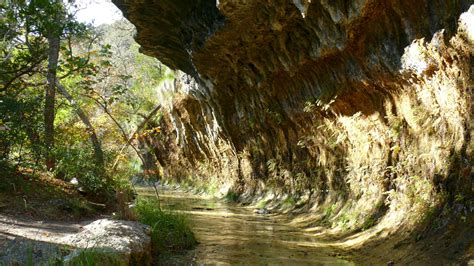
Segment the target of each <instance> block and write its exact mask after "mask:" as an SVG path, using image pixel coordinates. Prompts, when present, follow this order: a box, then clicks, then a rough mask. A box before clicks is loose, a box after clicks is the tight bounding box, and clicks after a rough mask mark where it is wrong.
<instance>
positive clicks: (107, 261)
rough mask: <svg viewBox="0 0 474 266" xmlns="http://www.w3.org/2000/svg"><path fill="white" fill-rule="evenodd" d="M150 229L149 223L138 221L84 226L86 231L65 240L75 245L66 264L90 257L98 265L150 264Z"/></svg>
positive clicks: (107, 221) (106, 221)
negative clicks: (144, 223)
mask: <svg viewBox="0 0 474 266" xmlns="http://www.w3.org/2000/svg"><path fill="white" fill-rule="evenodd" d="M150 232H151V230H150V228H149V226H147V225H143V224H140V223H138V222H132V221H121V220H110V219H101V220H97V221H94V222H92V223H90V224H88V225H86V226H84V228H83V231H81V232H79V233H77V234H75V235H71V236H67V237H66V238H65V239H64V241H63V243H65V244H66V245H68V246H71V247H74V248H75V250H74V251H73V252H72V253H71V254H70V255H68V256H67V257H66V258H65V263H66V264H67V265H76V264H78V265H79V264H82V263H84V259H89V260H93V262H92V263H93V264H96V265H149V264H150V263H151V238H150ZM81 262H82V263H81ZM89 263H91V262H90V261H89Z"/></svg>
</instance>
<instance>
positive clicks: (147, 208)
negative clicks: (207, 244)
mask: <svg viewBox="0 0 474 266" xmlns="http://www.w3.org/2000/svg"><path fill="white" fill-rule="evenodd" d="M135 210H136V214H137V217H138V220H139V221H140V222H141V223H144V224H147V225H149V226H151V230H152V232H151V237H152V243H153V246H154V249H155V250H156V251H158V252H160V253H162V252H173V251H179V250H184V249H189V248H191V247H193V246H194V245H195V244H196V239H195V237H194V234H193V232H192V231H191V229H190V227H189V221H188V219H187V218H186V216H185V215H183V214H179V213H172V212H167V211H163V210H161V209H160V208H159V202H158V200H157V199H152V198H138V201H137V204H136V209H135Z"/></svg>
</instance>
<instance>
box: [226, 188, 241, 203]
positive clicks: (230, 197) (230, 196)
mask: <svg viewBox="0 0 474 266" xmlns="http://www.w3.org/2000/svg"><path fill="white" fill-rule="evenodd" d="M224 199H225V200H226V201H227V202H237V201H238V200H239V194H237V193H236V192H234V191H232V190H229V191H227V194H225V196H224Z"/></svg>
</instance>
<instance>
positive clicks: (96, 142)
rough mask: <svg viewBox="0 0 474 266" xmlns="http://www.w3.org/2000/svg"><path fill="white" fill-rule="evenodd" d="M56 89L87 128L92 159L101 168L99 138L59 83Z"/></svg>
mask: <svg viewBox="0 0 474 266" xmlns="http://www.w3.org/2000/svg"><path fill="white" fill-rule="evenodd" d="M56 87H57V88H58V91H59V93H61V94H62V95H63V96H64V98H66V99H67V100H68V101H69V103H70V104H71V105H72V106H73V107H74V109H75V111H76V113H77V115H78V116H79V118H80V119H81V121H82V123H84V125H85V126H86V128H87V133H88V134H89V138H90V140H91V142H92V146H93V147H94V157H95V160H96V162H97V166H99V167H100V168H103V166H104V152H103V151H102V146H101V144H100V141H99V138H98V137H97V134H96V133H95V130H94V127H93V126H92V124H91V122H90V120H89V118H88V117H87V115H86V113H85V112H84V111H83V110H82V109H81V107H80V106H79V105H78V104H77V102H76V101H75V100H74V98H72V96H71V94H69V92H68V91H67V90H66V88H64V86H63V85H61V84H60V83H59V82H56Z"/></svg>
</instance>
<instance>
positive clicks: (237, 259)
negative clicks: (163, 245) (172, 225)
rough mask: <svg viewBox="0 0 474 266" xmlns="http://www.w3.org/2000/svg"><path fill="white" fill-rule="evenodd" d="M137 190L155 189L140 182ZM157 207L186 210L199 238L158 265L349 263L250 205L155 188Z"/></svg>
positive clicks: (149, 192)
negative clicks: (142, 186)
mask: <svg viewBox="0 0 474 266" xmlns="http://www.w3.org/2000/svg"><path fill="white" fill-rule="evenodd" d="M139 194H142V195H150V196H152V195H154V193H153V189H151V188H150V189H148V188H146V189H145V188H141V189H140V190H139ZM160 199H161V207H162V208H163V209H165V210H173V211H180V212H183V213H186V214H187V215H188V216H189V219H190V221H191V226H192V229H193V232H194V233H195V235H196V238H197V240H198V241H199V244H198V245H197V247H196V248H195V249H193V250H191V251H188V252H186V253H183V254H178V255H172V256H170V255H167V256H166V257H162V258H160V264H163V265H170V264H171V265H177V264H178V265H191V264H192V265H201V264H214V265H215V264H233V265H234V264H245V265H262V264H264V265H327V264H331V265H352V264H353V263H351V262H350V261H348V260H347V259H343V258H341V257H337V256H336V254H337V252H335V251H334V250H331V249H328V248H327V247H323V246H324V242H322V241H321V240H318V239H317V238H315V237H314V236H313V235H311V234H309V233H305V232H304V231H303V230H301V229H298V228H295V227H291V226H289V225H287V224H286V223H285V222H284V221H283V218H281V217H280V218H277V217H276V216H273V215H270V214H266V215H262V214H256V213H254V208H250V207H242V206H239V205H236V204H232V203H226V202H224V201H223V200H219V199H209V198H204V197H201V196H196V195H193V194H190V193H185V192H180V191H175V190H160Z"/></svg>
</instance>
